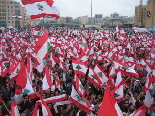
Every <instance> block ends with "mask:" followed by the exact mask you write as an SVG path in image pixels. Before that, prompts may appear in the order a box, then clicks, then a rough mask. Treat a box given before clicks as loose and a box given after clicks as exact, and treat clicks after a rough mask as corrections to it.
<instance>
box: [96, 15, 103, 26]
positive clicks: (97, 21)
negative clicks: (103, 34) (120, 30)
mask: <svg viewBox="0 0 155 116" xmlns="http://www.w3.org/2000/svg"><path fill="white" fill-rule="evenodd" d="M94 20H95V24H97V25H102V23H103V15H102V14H95V18H94Z"/></svg>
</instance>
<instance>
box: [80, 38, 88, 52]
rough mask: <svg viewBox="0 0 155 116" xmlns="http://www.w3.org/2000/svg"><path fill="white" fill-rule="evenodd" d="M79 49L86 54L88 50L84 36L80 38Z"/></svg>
mask: <svg viewBox="0 0 155 116" xmlns="http://www.w3.org/2000/svg"><path fill="white" fill-rule="evenodd" d="M80 47H81V49H82V50H83V52H85V53H86V54H87V52H88V45H87V41H86V39H85V38H82V44H81V46H80Z"/></svg>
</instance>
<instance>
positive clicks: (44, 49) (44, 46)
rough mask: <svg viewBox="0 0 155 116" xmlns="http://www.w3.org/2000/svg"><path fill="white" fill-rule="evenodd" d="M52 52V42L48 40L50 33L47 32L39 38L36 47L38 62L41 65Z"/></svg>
mask: <svg viewBox="0 0 155 116" xmlns="http://www.w3.org/2000/svg"><path fill="white" fill-rule="evenodd" d="M49 52H50V42H49V39H48V32H47V31H45V32H44V34H43V35H42V36H41V37H39V38H38V41H37V42H36V46H35V47H34V53H36V56H37V59H38V62H39V63H41V62H42V60H43V59H44V58H45V56H46V54H47V53H49Z"/></svg>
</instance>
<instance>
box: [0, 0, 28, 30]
mask: <svg viewBox="0 0 155 116" xmlns="http://www.w3.org/2000/svg"><path fill="white" fill-rule="evenodd" d="M14 14H16V15H22V16H23V18H22V19H18V18H12V16H13V15H14ZM24 25H26V12H25V8H24V7H23V6H22V5H21V4H20V3H19V2H17V1H13V0H0V27H5V26H14V27H17V26H24Z"/></svg>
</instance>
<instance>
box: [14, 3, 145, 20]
mask: <svg viewBox="0 0 155 116" xmlns="http://www.w3.org/2000/svg"><path fill="white" fill-rule="evenodd" d="M16 1H20V0H16ZM54 1H55V4H56V5H57V7H58V8H59V10H60V15H61V16H71V17H73V18H76V17H78V16H86V15H88V16H90V15H91V10H90V9H91V7H90V6H91V0H54ZM92 1H93V16H94V15H95V14H103V17H104V16H110V14H111V13H114V12H117V13H119V14H120V15H123V16H134V9H135V6H136V5H139V0H92ZM146 1H147V0H144V3H145V4H146Z"/></svg>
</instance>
